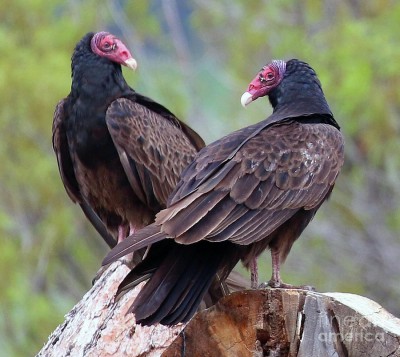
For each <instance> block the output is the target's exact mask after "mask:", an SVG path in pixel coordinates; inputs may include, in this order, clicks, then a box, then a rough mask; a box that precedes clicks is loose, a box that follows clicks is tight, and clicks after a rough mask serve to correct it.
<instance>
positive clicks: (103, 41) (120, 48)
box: [90, 32, 137, 70]
mask: <svg viewBox="0 0 400 357" xmlns="http://www.w3.org/2000/svg"><path fill="white" fill-rule="evenodd" d="M90 46H91V48H92V51H93V53H95V54H97V55H98V56H100V57H105V58H108V59H109V60H110V61H113V62H116V63H119V64H122V65H124V66H127V67H129V68H131V69H133V70H135V69H136V67H137V62H136V60H135V59H134V58H133V57H132V55H131V53H130V52H129V50H128V48H127V47H126V46H125V44H124V43H123V42H122V41H121V40H120V39H119V38H117V37H115V36H114V35H112V34H110V33H108V32H97V33H96V34H94V36H93V38H92V40H91V42H90Z"/></svg>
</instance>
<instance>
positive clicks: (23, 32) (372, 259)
mask: <svg viewBox="0 0 400 357" xmlns="http://www.w3.org/2000/svg"><path fill="white" fill-rule="evenodd" d="M121 4H124V5H125V8H124V7H123V6H121ZM174 4H175V5H176V6H177V10H178V11H175V12H174V11H173V12H172V17H171V13H170V14H169V15H168V11H167V10H168V9H167V8H166V6H173V5H174ZM178 4H179V5H178ZM182 4H184V5H182ZM182 6H184V7H182ZM103 29H104V30H109V31H111V32H113V33H116V34H118V35H119V36H121V37H122V38H123V39H124V40H125V41H126V42H127V43H128V46H129V47H130V48H131V50H132V53H133V54H134V56H135V57H136V58H137V60H138V63H139V69H138V71H137V72H136V73H131V72H129V71H127V70H125V69H124V73H125V75H126V78H127V80H128V82H129V83H130V84H131V85H132V86H133V87H134V88H135V89H137V90H138V91H140V92H142V93H143V94H146V95H149V96H151V97H152V98H153V99H155V100H157V101H159V102H160V103H162V104H164V105H166V106H167V107H168V108H169V109H170V110H172V111H173V112H174V113H176V114H177V115H178V116H179V117H181V118H183V119H184V120H186V121H187V122H188V123H189V124H190V125H191V126H193V127H194V128H195V129H196V130H197V131H198V132H199V133H200V134H201V135H202V136H204V138H205V140H206V142H210V141H212V140H215V139H217V138H219V137H221V136H222V135H225V134H227V133H229V132H231V131H233V130H236V129H238V128H240V127H243V126H245V125H249V124H251V123H254V122H257V121H259V120H261V119H263V118H265V117H267V115H268V114H269V113H270V112H271V109H270V106H269V104H268V102H267V100H265V99H260V100H258V101H257V102H255V103H253V104H252V105H251V106H250V107H249V108H248V109H247V110H243V109H242V108H241V106H240V103H239V99H240V96H241V94H242V93H243V91H244V90H245V89H246V86H247V84H248V82H249V81H250V80H251V79H252V78H253V77H254V76H255V74H256V73H257V71H258V70H259V68H260V67H261V66H262V65H264V64H265V63H267V62H269V61H270V60H271V59H273V58H284V59H290V58H293V57H297V58H300V59H303V60H305V61H308V62H309V63H310V64H311V65H312V66H313V67H314V68H315V70H316V71H317V73H318V75H319V77H320V79H321V82H322V84H323V88H324V91H325V94H326V96H327V98H328V101H329V103H330V105H331V108H332V110H333V112H334V114H335V117H336V118H337V120H338V122H339V123H340V125H341V126H342V130H343V132H344V134H345V136H346V165H345V167H344V170H343V172H342V174H341V176H340V178H339V180H338V182H337V186H336V187H335V190H334V192H333V195H332V198H331V199H330V201H329V202H328V204H326V205H325V206H324V207H323V208H322V209H321V211H320V212H319V213H318V214H317V217H316V219H315V221H314V222H313V223H312V224H311V225H310V227H309V228H308V229H307V231H306V232H305V234H304V235H303V237H301V239H300V241H299V242H296V243H295V244H294V247H293V250H292V253H291V254H290V255H289V258H288V262H287V263H286V265H285V266H284V267H283V269H282V272H283V277H284V279H285V280H287V281H288V282H292V283H299V284H313V285H315V286H316V287H317V288H318V289H319V290H320V291H324V290H330V291H333V290H336V291H349V292H354V293H361V294H364V295H366V296H369V297H372V298H374V299H375V300H376V301H378V302H379V303H381V304H383V305H384V306H386V307H388V308H389V309H390V310H391V311H393V312H395V313H397V314H400V310H399V307H398V301H399V296H400V288H399V284H398V276H399V274H400V270H399V268H398V259H399V256H400V241H399V236H400V234H399V233H400V223H399V222H400V209H399V204H398V202H399V198H400V185H399V182H400V177H399V172H400V151H399V149H398V147H399V146H398V141H399V139H398V138H399V131H400V124H399V123H400V120H399V115H400V107H399V103H400V90H399V88H400V76H399V73H400V64H399V60H398V59H399V58H400V37H399V33H400V4H398V3H397V2H396V1H389V0H386V1H385V0H381V1H372V0H367V1H363V2H361V1H358V2H356V1H341V2H332V1H316V0H304V1H295V0H285V1H279V2H278V1H240V0H229V1H228V0H223V1H212V0H201V1H200V0H191V1H189V0H188V1H186V2H182V3H181V2H177V1H172V2H166V1H150V2H146V1H127V2H117V1H109V2H97V1H94V0H90V1H85V2H77V1H70V2H63V1H60V0H58V1H53V2H51V3H49V2H48V1H44V0H31V1H26V0H24V1H22V0H13V1H10V0H6V1H2V2H1V4H0V43H1V44H2V45H1V49H0V133H1V134H0V135H1V140H0V163H1V170H0V176H1V178H0V244H1V252H0V271H1V272H2V273H1V279H0V301H1V304H0V316H1V319H0V349H1V350H0V351H1V352H0V354H1V355H3V354H4V355H7V356H14V355H15V356H27V355H33V354H34V353H35V352H36V351H38V350H39V348H40V347H41V345H42V344H43V343H44V342H45V341H46V338H47V336H48V335H49V333H50V332H51V331H53V330H54V328H55V327H56V326H57V324H58V323H60V322H61V321H62V320H63V315H64V314H65V313H66V312H67V311H69V310H70V308H71V307H72V306H73V304H74V303H75V302H77V301H78V300H79V299H80V298H81V297H82V295H83V294H84V293H85V292H86V291H87V290H88V289H89V288H90V281H91V279H92V277H93V276H94V275H95V273H96V271H97V269H98V267H99V264H100V261H101V259H102V257H103V256H104V254H105V252H106V246H105V244H104V243H103V242H102V240H101V238H99V237H98V236H97V234H96V233H95V232H94V230H93V229H92V228H91V227H90V226H89V224H88V223H86V221H85V219H84V217H83V214H82V213H81V211H80V210H79V208H78V207H76V206H74V205H73V204H72V202H71V201H70V200H69V199H68V197H67V195H66V193H65V190H64V188H63V186H62V183H61V180H60V178H59V174H58V169H57V164H56V159H55V156H54V154H53V152H52V148H51V124H52V116H53V111H54V107H55V105H56V103H57V101H58V100H60V99H61V98H63V97H65V96H66V95H67V94H68V92H69V88H70V75H71V74H70V57H71V54H72V50H73V47H74V45H75V43H76V42H77V41H78V40H79V39H80V38H81V37H82V35H83V34H84V33H86V32H87V31H96V30H103ZM260 272H261V273H262V278H263V279H268V278H269V274H270V259H269V257H268V256H267V255H265V256H263V257H262V258H260Z"/></svg>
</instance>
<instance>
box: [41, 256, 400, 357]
mask: <svg viewBox="0 0 400 357" xmlns="http://www.w3.org/2000/svg"><path fill="white" fill-rule="evenodd" d="M127 273H128V268H127V267H126V266H125V265H123V264H121V263H120V262H117V263H114V264H113V265H111V267H109V268H108V269H107V270H106V271H105V273H104V274H103V275H102V276H101V277H100V279H99V280H98V281H97V282H96V284H95V285H94V286H93V287H92V289H91V290H90V291H89V292H88V293H87V294H86V295H85V296H84V297H83V299H82V300H81V301H80V302H79V303H78V304H77V305H76V306H75V307H74V308H73V309H72V310H71V311H70V312H69V313H68V314H67V315H66V319H65V321H64V323H63V324H61V325H60V326H59V327H58V328H57V329H56V330H55V331H54V332H53V334H52V335H51V336H50V337H49V340H48V342H47V344H46V345H45V346H44V347H43V349H42V350H41V351H40V352H39V354H38V356H57V357H58V356H73V357H75V356H85V357H86V356H133V357H135V356H141V357H144V356H164V357H173V356H188V357H190V356H216V357H217V356H232V357H233V356H270V357H273V356H299V357H302V356H307V357H310V356H318V357H321V356H340V357H341V356H360V357H361V356H394V357H395V356H400V319H398V318H396V317H394V316H393V315H391V314H389V313H388V312H387V311H386V310H385V309H383V308H382V307H381V306H380V305H378V304H377V303H375V302H374V301H371V300H369V299H367V298H365V297H362V296H358V295H353V294H346V293H324V294H322V293H316V292H310V291H304V290H288V289H266V290H245V291H241V292H236V293H233V294H231V295H229V296H227V297H225V298H223V299H221V300H220V302H219V303H218V304H217V305H215V306H214V307H212V308H209V309H207V310H204V311H201V312H199V313H198V314H196V315H195V317H194V318H193V319H192V320H191V321H190V322H189V323H188V324H187V325H186V327H185V326H184V325H183V324H180V325H178V326H174V327H165V326H162V325H156V326H150V327H148V326H146V327H142V326H137V325H135V319H134V316H133V315H132V314H126V311H127V310H128V308H129V306H130V304H131V303H132V301H133V299H134V297H135V296H136V295H137V293H138V291H139V290H140V288H141V286H139V287H137V288H136V289H134V290H133V291H131V292H129V293H128V294H126V295H125V296H124V297H123V298H122V299H121V300H120V301H118V302H116V303H115V302H114V294H115V292H116V289H117V287H118V284H119V282H120V281H121V280H122V279H123V278H124V276H125V275H126V274H127ZM184 327H185V329H184V330H183V328H184Z"/></svg>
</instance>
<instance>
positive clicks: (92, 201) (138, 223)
mask: <svg viewBox="0 0 400 357" xmlns="http://www.w3.org/2000/svg"><path fill="white" fill-rule="evenodd" d="M121 65H124V66H127V67H129V68H131V69H135V68H136V61H135V60H134V59H133V58H132V56H131V54H130V52H129V50H128V49H127V47H126V46H125V45H124V44H123V43H122V41H121V40H119V39H118V38H116V37H115V36H113V35H112V34H110V33H107V32H98V33H96V34H95V33H88V34H86V35H85V36H84V37H83V38H82V39H81V40H80V41H79V43H78V44H77V45H76V47H75V50H74V53H73V55H72V66H71V67H72V85H71V93H70V94H69V95H68V97H66V98H65V99H62V100H61V101H60V102H59V103H58V105H57V107H56V110H55V113H54V119H53V148H54V151H55V153H56V155H57V161H58V167H59V171H60V175H61V179H62V181H63V183H64V186H65V189H66V191H67V193H68V195H69V197H70V198H71V200H72V201H73V202H75V203H78V204H79V205H80V206H81V208H82V210H83V212H84V213H85V215H86V216H87V218H88V219H89V220H90V222H91V223H92V224H93V226H94V227H95V228H96V230H97V231H98V232H99V233H100V234H101V236H102V237H103V239H104V240H105V241H106V243H107V244H108V245H109V246H110V247H113V246H115V245H116V243H117V241H122V240H123V239H124V238H125V237H126V236H127V235H128V234H132V233H133V232H135V231H136V230H138V229H140V228H142V227H144V226H146V225H148V224H150V223H152V222H153V221H154V218H155V214H156V213H157V212H159V211H160V210H161V209H162V208H165V207H166V203H167V198H168V196H169V195H170V193H171V192H172V190H173V189H174V188H175V186H176V184H177V182H178V180H179V175H180V173H181V172H182V170H183V169H184V168H185V167H186V166H187V165H188V164H189V163H190V162H191V161H192V159H193V158H194V156H195V154H196V153H197V151H198V150H200V149H201V148H202V147H203V146H204V142H203V140H202V139H201V138H200V136H199V135H197V133H195V132H194V131H193V130H192V129H190V128H189V127H188V126H187V125H185V124H184V123H182V122H181V121H179V120H178V119H177V118H176V117H175V115H173V114H172V113H171V112H170V111H169V110H168V109H166V108H164V107H163V106H162V105H160V104H158V103H156V102H154V101H153V100H151V99H150V98H147V97H145V96H143V95H141V94H139V93H137V92H135V91H134V90H133V89H132V88H130V87H129V85H128V84H127V83H126V81H125V79H124V77H123V75H122V70H121Z"/></svg>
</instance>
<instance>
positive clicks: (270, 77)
mask: <svg viewBox="0 0 400 357" xmlns="http://www.w3.org/2000/svg"><path fill="white" fill-rule="evenodd" d="M274 77H275V76H274V74H273V73H271V72H269V73H268V74H267V79H268V80H271V79H274Z"/></svg>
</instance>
